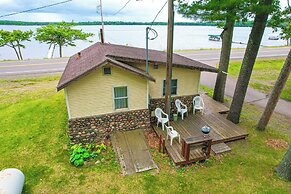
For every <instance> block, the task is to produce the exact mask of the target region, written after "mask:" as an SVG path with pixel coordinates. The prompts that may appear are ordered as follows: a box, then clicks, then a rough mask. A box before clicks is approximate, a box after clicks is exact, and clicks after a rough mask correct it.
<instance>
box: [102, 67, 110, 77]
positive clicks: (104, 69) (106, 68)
mask: <svg viewBox="0 0 291 194" xmlns="http://www.w3.org/2000/svg"><path fill="white" fill-rule="evenodd" d="M103 74H104V75H111V67H104V68H103Z"/></svg>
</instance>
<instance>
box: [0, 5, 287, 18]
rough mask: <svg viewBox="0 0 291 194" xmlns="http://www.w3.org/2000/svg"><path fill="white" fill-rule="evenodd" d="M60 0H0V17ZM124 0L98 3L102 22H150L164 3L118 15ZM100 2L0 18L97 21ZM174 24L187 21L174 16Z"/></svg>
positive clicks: (163, 14) (164, 13) (164, 14)
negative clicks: (101, 12)
mask: <svg viewBox="0 0 291 194" xmlns="http://www.w3.org/2000/svg"><path fill="white" fill-rule="evenodd" d="M61 1H64V0H49V1H47V0H46V1H45V0H38V1H35V0H0V15H4V14H9V13H14V12H19V11H23V10H27V9H31V8H37V7H41V6H44V5H48V4H53V3H58V2H61ZM127 1H128V0H102V5H103V13H104V20H105V21H131V22H133V21H138V22H151V21H152V20H153V19H154V17H155V16H156V14H157V13H158V11H159V10H160V9H161V8H162V6H163V5H164V3H165V2H166V1H167V0H131V1H130V2H129V3H128V4H127V6H126V7H125V8H124V9H123V10H122V11H121V12H119V13H117V12H118V10H119V9H120V8H122V7H123V6H124V5H125V3H126V2H127ZM99 2H100V0H73V1H71V2H68V3H65V4H62V5H56V6H54V7H48V8H45V9H42V10H37V11H33V12H30V13H22V14H19V15H14V16H8V17H3V18H0V19H1V20H17V21H38V22H58V21H72V20H73V21H76V22H77V21H100V14H99V13H98V12H97V10H98V5H99ZM286 5H287V0H281V6H286ZM156 21H163V22H166V21H167V5H166V6H165V8H164V9H163V10H162V12H161V13H160V14H159V16H158V18H157V19H156ZM175 21H176V22H185V21H190V20H189V19H186V18H183V17H182V16H181V15H179V14H175Z"/></svg>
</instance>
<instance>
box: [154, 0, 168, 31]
mask: <svg viewBox="0 0 291 194" xmlns="http://www.w3.org/2000/svg"><path fill="white" fill-rule="evenodd" d="M167 3H168V1H166V2H165V3H164V5H163V7H162V8H161V9H160V11H159V12H158V13H157V15H156V17H155V18H154V20H153V21H152V23H151V26H150V28H151V27H152V26H153V24H154V22H155V21H156V19H157V17H158V16H159V15H160V13H161V12H162V10H163V9H164V7H165V6H166V5H167Z"/></svg>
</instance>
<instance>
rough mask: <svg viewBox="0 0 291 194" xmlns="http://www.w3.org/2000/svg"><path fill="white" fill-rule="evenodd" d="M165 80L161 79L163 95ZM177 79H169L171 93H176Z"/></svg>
mask: <svg viewBox="0 0 291 194" xmlns="http://www.w3.org/2000/svg"><path fill="white" fill-rule="evenodd" d="M165 86H166V80H164V81H163V96H165ZM177 88H178V80H177V79H172V81H171V95H177Z"/></svg>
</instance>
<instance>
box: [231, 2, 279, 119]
mask: <svg viewBox="0 0 291 194" xmlns="http://www.w3.org/2000/svg"><path fill="white" fill-rule="evenodd" d="M278 6H279V2H278V1H277V0H259V4H258V5H257V6H255V11H256V15H255V20H254V24H253V27H252V30H251V33H250V36H249V40H248V44H247V48H246V51H245V54H244V58H243V62H242V66H241V69H240V73H239V76H238V80H237V83H236V87H235V92H234V95H233V100H232V103H231V106H230V110H229V114H228V115H227V119H229V120H230V121H232V122H233V123H239V119H240V114H241V111H242V106H243V102H244V99H245V96H246V92H247V88H248V85H249V81H250V78H251V75H252V71H253V67H254V64H255V61H256V58H257V54H258V51H259V48H260V44H261V41H262V37H263V34H264V31H265V27H266V24H267V20H268V16H269V15H270V14H271V13H273V12H274V11H275V9H277V8H278Z"/></svg>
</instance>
